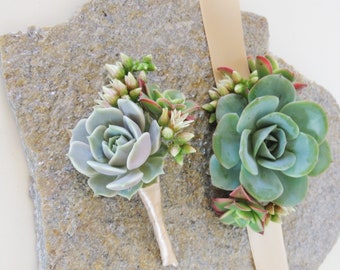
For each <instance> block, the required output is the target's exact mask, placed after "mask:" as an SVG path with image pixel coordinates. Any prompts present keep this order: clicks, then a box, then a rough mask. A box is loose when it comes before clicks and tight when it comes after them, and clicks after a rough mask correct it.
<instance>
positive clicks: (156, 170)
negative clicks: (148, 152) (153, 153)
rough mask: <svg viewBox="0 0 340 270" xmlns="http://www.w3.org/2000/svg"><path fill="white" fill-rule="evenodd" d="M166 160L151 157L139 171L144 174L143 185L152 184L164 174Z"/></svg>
mask: <svg viewBox="0 0 340 270" xmlns="http://www.w3.org/2000/svg"><path fill="white" fill-rule="evenodd" d="M163 163H164V159H163V158H162V157H150V158H149V159H148V160H147V162H145V163H144V164H143V165H142V166H141V167H140V168H139V170H140V171H141V172H142V173H143V178H142V181H143V183H146V184H148V183H150V182H151V181H152V180H154V179H155V178H156V177H158V176H159V175H161V174H164V171H163Z"/></svg>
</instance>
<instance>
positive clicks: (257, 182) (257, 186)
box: [240, 166, 283, 202]
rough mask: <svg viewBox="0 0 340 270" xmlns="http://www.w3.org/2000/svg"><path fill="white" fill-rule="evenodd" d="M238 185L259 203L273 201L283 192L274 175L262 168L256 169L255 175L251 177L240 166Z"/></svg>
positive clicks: (278, 180)
mask: <svg viewBox="0 0 340 270" xmlns="http://www.w3.org/2000/svg"><path fill="white" fill-rule="evenodd" d="M240 183H241V184H242V186H244V188H245V189H246V190H247V192H248V193H249V194H250V195H251V196H252V197H254V198H255V199H256V200H258V201H260V202H270V201H272V200H275V199H276V198H278V197H279V196H280V195H281V194H282V192H283V186H282V184H281V182H280V179H279V178H278V177H277V176H276V174H275V173H274V172H273V171H271V170H268V169H265V168H262V167H259V168H258V174H257V175H253V174H251V173H249V172H248V171H247V170H246V169H245V167H244V166H241V173H240Z"/></svg>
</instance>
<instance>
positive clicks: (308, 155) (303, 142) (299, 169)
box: [282, 132, 319, 177]
mask: <svg viewBox="0 0 340 270" xmlns="http://www.w3.org/2000/svg"><path fill="white" fill-rule="evenodd" d="M287 149H288V150H289V151H291V152H292V153H294V154H295V156H296V162H295V164H294V165H293V166H292V167H290V168H289V169H287V170H284V171H282V172H283V173H284V174H286V175H288V176H291V177H301V176H304V175H307V174H308V173H310V172H311V171H312V170H313V168H314V166H315V164H316V163H317V161H318V155H319V145H318V143H317V142H316V140H315V139H314V138H313V137H312V136H310V135H308V134H305V133H303V132H300V134H299V136H298V137H297V138H296V139H295V140H292V141H289V142H288V143H287Z"/></svg>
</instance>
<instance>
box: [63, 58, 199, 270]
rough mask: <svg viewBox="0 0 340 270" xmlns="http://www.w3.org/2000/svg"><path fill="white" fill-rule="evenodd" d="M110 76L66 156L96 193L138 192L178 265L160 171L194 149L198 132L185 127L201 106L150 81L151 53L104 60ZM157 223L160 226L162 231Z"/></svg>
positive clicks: (166, 258) (167, 260) (165, 252)
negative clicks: (162, 197)
mask: <svg viewBox="0 0 340 270" xmlns="http://www.w3.org/2000/svg"><path fill="white" fill-rule="evenodd" d="M105 68H106V70H107V71H108V81H107V84H106V85H105V86H103V87H102V91H101V92H100V93H99V96H100V99H98V100H96V103H97V105H96V106H95V108H94V110H93V112H92V113H91V114H90V116H89V117H88V118H86V119H82V120H80V121H79V122H78V123H77V125H76V126H75V128H74V129H73V130H72V137H71V142H70V149H69V153H68V156H69V158H70V160H71V162H72V164H73V166H74V167H75V169H77V170H78V171H79V172H80V173H82V174H84V175H85V176H87V177H89V179H88V184H89V186H90V187H91V189H92V190H93V191H94V194H95V195H101V196H105V197H113V196H116V195H120V196H123V197H125V198H127V199H130V198H131V197H132V196H133V195H134V194H135V193H137V192H138V193H139V195H140V196H141V198H142V201H143V203H144V205H145V206H146V208H147V210H148V214H149V217H150V219H151V221H152V223H153V225H154V226H155V227H154V228H155V234H156V238H157V240H158V242H159V245H160V248H161V255H162V258H163V264H164V265H169V264H172V265H176V264H177V261H176V258H175V256H174V254H172V249H171V245H170V242H169V239H168V236H167V233H166V230H165V226H164V224H163V221H162V217H161V214H157V213H161V211H160V210H159V209H158V210H156V211H155V208H159V207H160V194H159V192H160V190H159V176H160V175H161V174H163V173H164V171H163V164H164V160H165V157H166V155H167V153H170V154H171V156H173V157H174V159H175V161H176V162H177V163H178V164H180V165H181V164H183V159H184V157H185V155H187V154H190V153H193V152H195V149H194V148H193V147H192V146H191V145H190V140H191V139H192V138H193V137H194V135H193V134H192V133H190V132H188V131H186V128H187V127H188V126H190V125H191V124H192V123H193V121H194V119H193V117H192V116H190V113H191V112H193V111H194V110H195V109H197V105H196V104H195V103H194V102H191V101H187V100H186V98H185V96H184V94H183V93H181V92H180V91H178V90H174V89H171V90H165V91H161V90H160V88H159V87H158V86H157V85H153V84H149V83H148V81H147V74H148V72H150V71H154V70H155V69H156V67H155V65H154V64H153V61H152V57H151V56H150V55H148V56H145V57H143V58H142V60H140V61H137V60H134V59H132V58H131V57H129V56H127V55H125V54H121V61H120V62H117V63H115V64H112V65H111V64H107V65H105ZM159 228H162V229H161V230H160V229H159Z"/></svg>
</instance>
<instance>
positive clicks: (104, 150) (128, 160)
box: [68, 99, 164, 199]
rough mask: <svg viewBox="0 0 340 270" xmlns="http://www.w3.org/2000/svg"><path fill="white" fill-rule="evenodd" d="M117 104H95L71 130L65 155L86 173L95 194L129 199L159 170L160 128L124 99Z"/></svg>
mask: <svg viewBox="0 0 340 270" xmlns="http://www.w3.org/2000/svg"><path fill="white" fill-rule="evenodd" d="M117 104H118V108H95V109H94V111H93V112H92V114H91V115H90V116H89V117H88V118H87V119H82V120H80V121H79V122H78V124H77V125H76V127H75V128H74V129H73V130H72V137H71V142H70V149H69V153H68V156H69V158H70V160H71V162H72V164H73V166H74V167H75V168H76V169H77V170H78V171H79V172H80V173H82V174H84V175H86V176H88V177H89V180H88V184H89V186H90V187H91V188H92V190H93V191H94V193H95V195H101V196H105V197H113V196H115V195H120V196H123V197H126V198H128V199H130V198H131V197H132V196H133V195H134V194H135V193H136V192H137V191H138V189H139V188H141V187H142V186H143V185H146V184H149V183H150V182H152V181H153V180H154V179H155V178H157V176H159V175H161V174H163V163H164V159H163V156H162V149H161V133H160V132H161V128H160V126H159V125H158V123H157V121H156V120H151V121H150V119H146V118H145V116H144V112H143V110H142V109H141V108H140V107H139V106H138V105H136V104H135V103H134V102H132V101H130V100H127V99H119V100H118V103H117Z"/></svg>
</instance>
